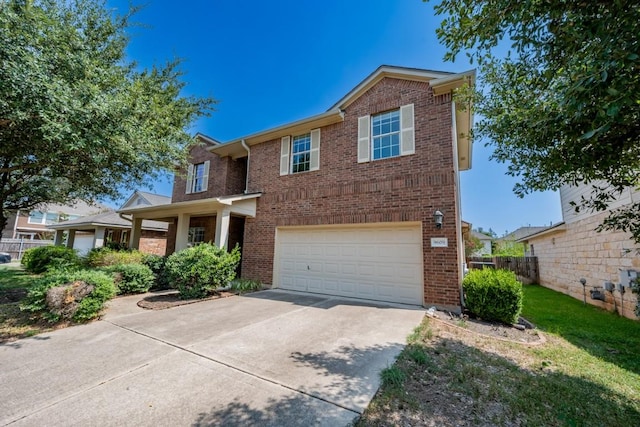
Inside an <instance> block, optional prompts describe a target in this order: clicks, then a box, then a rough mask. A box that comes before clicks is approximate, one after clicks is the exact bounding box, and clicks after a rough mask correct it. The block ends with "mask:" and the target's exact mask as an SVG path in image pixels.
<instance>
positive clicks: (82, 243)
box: [73, 233, 93, 255]
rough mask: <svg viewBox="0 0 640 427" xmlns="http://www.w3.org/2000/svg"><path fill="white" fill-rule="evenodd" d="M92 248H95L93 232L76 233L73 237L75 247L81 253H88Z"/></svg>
mask: <svg viewBox="0 0 640 427" xmlns="http://www.w3.org/2000/svg"><path fill="white" fill-rule="evenodd" d="M91 248H93V233H91V234H79V233H76V236H75V238H74V239H73V249H75V250H77V251H78V254H80V255H86V254H87V253H88V252H89V251H90V250H91Z"/></svg>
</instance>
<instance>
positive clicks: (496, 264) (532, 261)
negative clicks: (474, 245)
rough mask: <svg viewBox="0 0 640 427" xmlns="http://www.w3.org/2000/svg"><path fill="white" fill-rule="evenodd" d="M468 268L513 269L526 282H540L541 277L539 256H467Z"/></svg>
mask: <svg viewBox="0 0 640 427" xmlns="http://www.w3.org/2000/svg"><path fill="white" fill-rule="evenodd" d="M467 268H469V269H472V268H503V269H505V270H511V271H513V272H514V273H516V276H518V279H520V280H521V281H523V282H525V283H538V281H539V279H540V273H539V270H538V257H535V256H524V257H512V256H497V257H493V258H485V257H470V258H467Z"/></svg>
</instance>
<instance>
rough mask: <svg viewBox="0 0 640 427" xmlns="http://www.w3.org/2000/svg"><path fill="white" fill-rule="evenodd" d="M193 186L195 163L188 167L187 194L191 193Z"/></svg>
mask: <svg viewBox="0 0 640 427" xmlns="http://www.w3.org/2000/svg"><path fill="white" fill-rule="evenodd" d="M192 188H193V164H191V163H190V164H189V169H187V188H186V189H185V194H191V189H192Z"/></svg>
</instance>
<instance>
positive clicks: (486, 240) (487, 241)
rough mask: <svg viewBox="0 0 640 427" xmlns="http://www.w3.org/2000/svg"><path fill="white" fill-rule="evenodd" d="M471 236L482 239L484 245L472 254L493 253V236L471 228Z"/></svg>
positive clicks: (486, 254) (485, 254)
mask: <svg viewBox="0 0 640 427" xmlns="http://www.w3.org/2000/svg"><path fill="white" fill-rule="evenodd" d="M470 235H471V237H475V238H476V239H478V240H480V242H481V243H482V247H481V248H480V249H477V250H476V251H475V252H474V253H473V254H472V255H471V256H490V255H491V236H488V235H486V234H484V233H480V232H478V231H475V230H471V232H470Z"/></svg>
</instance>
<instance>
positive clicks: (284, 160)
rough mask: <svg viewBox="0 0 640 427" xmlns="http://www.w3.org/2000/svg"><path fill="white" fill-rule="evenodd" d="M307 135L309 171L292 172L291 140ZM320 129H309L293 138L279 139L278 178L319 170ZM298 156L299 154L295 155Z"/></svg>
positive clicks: (287, 136)
mask: <svg viewBox="0 0 640 427" xmlns="http://www.w3.org/2000/svg"><path fill="white" fill-rule="evenodd" d="M305 135H309V138H310V142H309V144H310V145H309V146H310V150H309V169H308V170H305V171H296V172H293V139H294V138H295V137H299V136H305ZM320 140H321V132H320V128H317V129H311V130H310V131H308V132H305V133H299V134H296V135H295V136H294V137H292V136H291V135H285V136H283V137H282V138H280V176H284V175H297V174H299V173H305V172H314V171H317V170H320ZM296 154H300V153H296Z"/></svg>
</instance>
